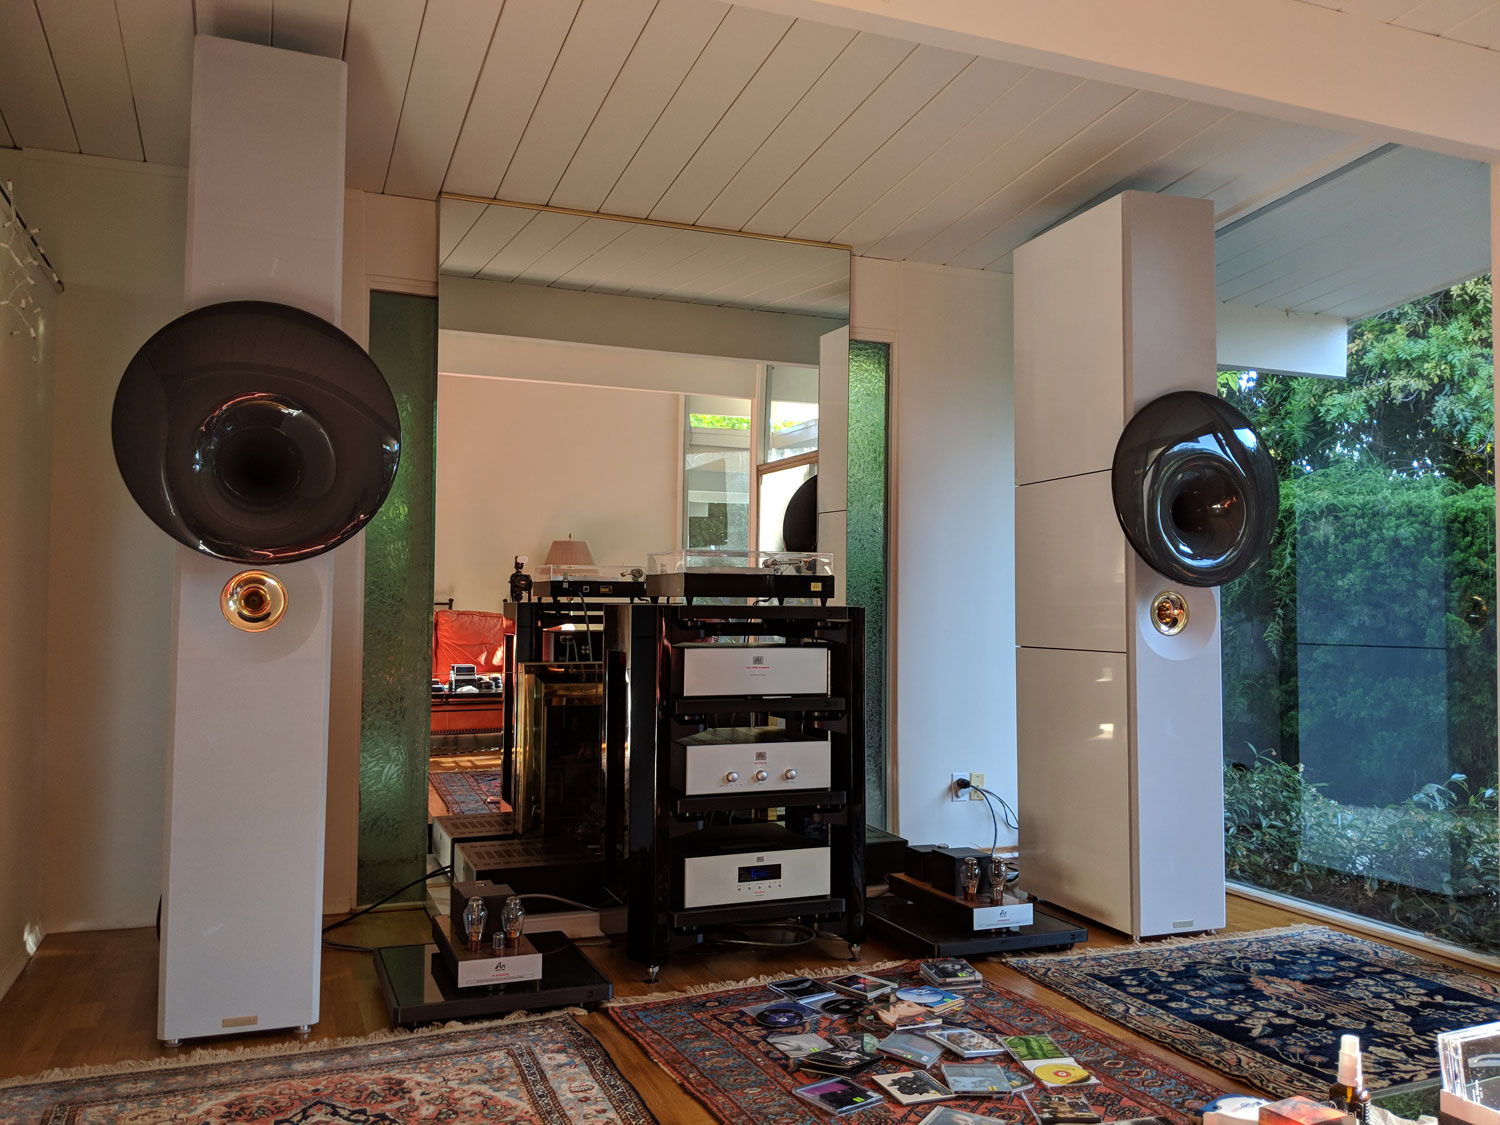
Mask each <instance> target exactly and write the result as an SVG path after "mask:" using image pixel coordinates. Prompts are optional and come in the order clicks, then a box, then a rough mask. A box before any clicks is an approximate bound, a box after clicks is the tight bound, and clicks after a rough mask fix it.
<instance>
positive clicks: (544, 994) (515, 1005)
mask: <svg viewBox="0 0 1500 1125" xmlns="http://www.w3.org/2000/svg"><path fill="white" fill-rule="evenodd" d="M526 937H527V938H528V939H529V940H530V942H531V944H532V945H533V946H535V947H536V949H537V951H538V952H539V953H541V955H542V978H541V979H540V980H528V981H516V982H514V983H512V984H497V985H489V986H483V985H481V986H479V987H477V988H459V987H458V984H457V982H455V981H454V979H453V973H452V972H451V971H450V970H449V968H448V965H447V962H445V961H444V960H443V957H442V955H441V954H440V953H439V952H438V947H437V946H435V945H431V944H428V945H386V946H381V947H380V948H379V949H377V950H376V951H375V973H376V975H377V976H378V977H379V978H380V989H381V991H382V992H383V993H384V994H385V1003H386V1007H387V1008H388V1009H389V1010H390V1013H391V1022H392V1023H395V1024H399V1025H401V1026H403V1027H411V1026H413V1025H415V1024H419V1023H431V1022H433V1021H435V1020H470V1019H483V1018H487V1017H491V1016H503V1015H505V1014H506V1013H507V1012H517V1011H532V1010H536V1009H540V1008H564V1007H569V1006H578V1007H583V1008H588V1007H594V1006H597V1005H599V1004H601V1003H603V1002H604V1001H605V1000H608V999H609V998H610V997H611V996H613V995H614V991H615V990H614V986H613V985H612V984H610V983H609V981H608V980H606V979H605V978H604V976H603V974H601V973H600V972H599V970H598V969H596V968H594V965H593V962H591V961H590V960H589V959H588V958H587V957H585V956H584V955H583V952H582V951H581V950H580V949H579V948H578V946H576V945H574V944H573V942H572V941H571V940H569V939H568V937H567V936H566V935H564V934H561V933H558V932H557V931H555V930H554V931H545V932H543V933H538V934H527V935H526Z"/></svg>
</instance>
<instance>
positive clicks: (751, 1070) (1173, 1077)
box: [606, 961, 1224, 1125]
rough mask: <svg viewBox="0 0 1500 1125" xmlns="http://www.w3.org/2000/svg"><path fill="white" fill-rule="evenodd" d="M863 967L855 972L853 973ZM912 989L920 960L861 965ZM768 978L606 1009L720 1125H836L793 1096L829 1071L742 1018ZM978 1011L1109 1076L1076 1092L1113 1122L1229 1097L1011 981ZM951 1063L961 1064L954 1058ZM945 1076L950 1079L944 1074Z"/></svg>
mask: <svg viewBox="0 0 1500 1125" xmlns="http://www.w3.org/2000/svg"><path fill="white" fill-rule="evenodd" d="M851 967H852V966H851ZM847 971H848V969H844V970H833V971H831V972H830V971H821V970H820V971H810V970H805V969H804V970H797V971H796V972H795V973H788V974H785V975H787V976H812V977H819V976H823V977H826V976H838V975H841V974H842V973H843V972H847ZM859 971H860V972H868V973H873V974H874V975H876V976H879V977H882V978H884V979H886V980H892V981H895V982H897V983H898V984H900V985H902V986H905V985H909V984H921V983H924V982H923V981H922V980H921V978H920V977H919V976H918V974H917V972H916V962H914V961H911V962H898V963H896V964H895V965H887V966H870V965H864V966H859ZM775 979H779V978H778V977H765V978H762V980H760V981H742V982H739V983H737V984H733V985H727V986H715V990H714V991H698V992H693V993H678V994H673V995H668V996H661V997H621V998H618V999H615V1000H613V1001H610V1002H609V1003H608V1004H607V1005H606V1011H608V1012H609V1014H610V1016H611V1017H613V1018H614V1020H615V1021H616V1022H617V1023H619V1025H620V1026H621V1027H622V1028H623V1029H624V1030H625V1033H626V1034H627V1035H629V1036H630V1037H631V1039H633V1040H634V1041H635V1042H636V1043H637V1044H639V1045H640V1047H641V1049H642V1050H643V1051H645V1053H646V1054H647V1055H648V1056H649V1057H650V1059H651V1061H652V1062H654V1063H656V1064H657V1065H658V1066H660V1067H662V1068H663V1069H664V1070H666V1071H667V1072H668V1073H670V1074H671V1075H672V1077H673V1078H675V1079H676V1080H677V1082H678V1084H679V1085H681V1086H682V1087H683V1088H684V1089H685V1090H687V1091H688V1092H689V1093H690V1094H692V1095H693V1096H694V1097H696V1098H697V1099H698V1100H699V1101H701V1102H702V1103H703V1104H704V1105H705V1106H706V1107H707V1108H708V1110H709V1111H710V1112H711V1113H713V1114H714V1116H716V1117H718V1118H719V1120H721V1121H724V1122H728V1123H729V1125H810V1123H812V1122H815V1121H823V1120H826V1119H827V1118H826V1115H824V1114H820V1113H818V1112H817V1111H816V1110H814V1109H813V1108H812V1107H811V1106H809V1105H808V1104H807V1103H806V1102H804V1101H802V1100H801V1099H799V1098H797V1097H796V1096H795V1095H793V1094H792V1090H793V1089H794V1088H796V1087H798V1086H805V1085H807V1084H808V1083H810V1082H815V1081H817V1080H818V1079H819V1078H821V1077H822V1076H821V1075H817V1074H810V1073H808V1072H806V1071H800V1070H798V1069H796V1064H795V1063H794V1062H793V1061H792V1060H791V1059H789V1058H788V1057H787V1056H786V1055H785V1054H783V1053H782V1052H780V1051H778V1050H777V1049H776V1048H775V1047H773V1046H771V1045H770V1044H768V1043H767V1042H766V1036H768V1035H774V1034H776V1033H775V1032H774V1031H771V1030H769V1029H767V1028H764V1027H761V1026H760V1025H759V1024H757V1023H756V1022H755V1021H754V1020H753V1019H751V1018H750V1017H749V1016H747V1015H746V1014H745V1013H744V1012H742V1011H740V1009H741V1008H742V1007H744V1006H745V1005H747V1004H758V1003H765V1002H767V1001H771V1000H775V999H778V997H777V996H776V994H775V993H773V992H771V991H770V989H768V988H766V987H765V984H764V981H768V980H775ZM965 996H966V997H967V999H968V1003H967V1004H966V1005H965V1007H964V1009H963V1010H962V1011H961V1012H958V1013H956V1014H955V1015H954V1016H952V1017H950V1022H952V1023H956V1024H960V1025H962V1026H965V1027H972V1028H975V1029H977V1030H983V1031H986V1032H989V1033H991V1034H1000V1035H1050V1036H1051V1037H1052V1038H1053V1039H1054V1040H1055V1041H1056V1042H1057V1043H1058V1045H1059V1046H1061V1047H1062V1048H1063V1049H1064V1050H1066V1051H1067V1052H1068V1053H1069V1054H1070V1055H1071V1056H1072V1057H1073V1058H1075V1059H1077V1060H1078V1061H1079V1062H1081V1063H1083V1064H1084V1065H1085V1066H1087V1067H1088V1068H1089V1069H1090V1070H1092V1071H1093V1072H1094V1074H1095V1075H1096V1076H1097V1077H1098V1079H1099V1081H1098V1083H1097V1084H1095V1085H1091V1086H1079V1087H1073V1088H1071V1089H1069V1090H1068V1093H1069V1094H1072V1095H1075V1096H1078V1097H1083V1098H1086V1099H1087V1100H1088V1101H1089V1102H1090V1104H1091V1105H1092V1106H1093V1108H1094V1111H1095V1112H1096V1113H1098V1114H1099V1115H1100V1116H1101V1117H1102V1118H1103V1119H1104V1120H1105V1121H1115V1120H1119V1119H1122V1118H1132V1117H1150V1116H1155V1115H1161V1116H1164V1117H1166V1118H1168V1119H1169V1120H1172V1121H1183V1122H1186V1121H1189V1120H1191V1119H1192V1117H1193V1112H1194V1111H1195V1110H1196V1109H1197V1108H1198V1107H1199V1106H1202V1105H1203V1104H1204V1103H1205V1102H1208V1101H1211V1100H1213V1099H1214V1098H1216V1097H1218V1096H1219V1095H1220V1094H1222V1093H1224V1091H1223V1090H1219V1089H1215V1088H1213V1087H1211V1086H1208V1085H1206V1084H1205V1083H1203V1082H1200V1081H1199V1080H1197V1079H1196V1078H1193V1077H1192V1076H1190V1075H1188V1074H1185V1073H1183V1072H1182V1071H1180V1070H1177V1069H1176V1068H1175V1067H1172V1066H1168V1065H1166V1064H1165V1063H1162V1062H1160V1061H1158V1060H1157V1059H1155V1058H1153V1057H1151V1056H1148V1055H1146V1054H1144V1053H1143V1052H1141V1051H1139V1050H1137V1049H1135V1048H1134V1047H1132V1046H1131V1045H1130V1044H1128V1043H1126V1042H1124V1041H1122V1040H1120V1039H1116V1038H1114V1037H1113V1036H1110V1035H1107V1034H1105V1033H1104V1032H1101V1031H1099V1030H1097V1029H1095V1028H1092V1027H1089V1026H1088V1025H1086V1024H1083V1023H1080V1022H1078V1021H1077V1020H1074V1019H1071V1018H1069V1017H1068V1016H1065V1015H1063V1014H1062V1013H1061V1012H1058V1011H1055V1010H1053V1009H1051V1008H1047V1007H1045V1006H1043V1005H1041V1004H1038V1003H1036V1002H1035V1001H1032V1000H1028V999H1026V998H1025V997H1023V996H1020V995H1018V994H1016V993H1014V992H1011V991H1009V990H1008V989H1005V988H1002V987H1000V986H999V985H996V984H991V983H989V982H986V983H985V984H984V986H982V987H981V988H978V989H975V990H973V991H971V992H968V993H966V994H965ZM808 1030H810V1031H814V1032H816V1033H817V1034H819V1035H822V1036H824V1037H825V1038H826V1037H827V1036H828V1035H830V1034H844V1033H847V1032H849V1031H850V1030H851V1028H850V1026H849V1020H847V1019H824V1020H821V1021H817V1022H815V1023H814V1024H813V1025H811V1026H810V1027H809V1028H808ZM944 1061H946V1062H957V1061H958V1060H957V1059H955V1058H954V1057H952V1056H951V1055H949V1056H945V1058H944ZM978 1061H985V1062H997V1063H1002V1064H1004V1065H1006V1066H1007V1068H1008V1069H1010V1070H1012V1071H1014V1072H1015V1074H1016V1076H1017V1077H1018V1078H1020V1077H1021V1076H1022V1073H1023V1072H1022V1071H1021V1069H1020V1067H1019V1065H1018V1064H1015V1063H1010V1062H1008V1061H1007V1058H1006V1057H1005V1056H1002V1057H1000V1058H993V1059H984V1060H978ZM906 1069H910V1064H908V1063H901V1062H898V1061H897V1060H895V1059H883V1060H882V1061H880V1062H879V1063H876V1064H875V1066H874V1067H873V1068H872V1069H870V1070H867V1071H865V1072H864V1073H863V1074H861V1075H858V1076H856V1077H855V1079H854V1081H856V1082H859V1083H860V1084H861V1085H865V1086H870V1087H872V1088H874V1087H875V1083H874V1082H873V1081H871V1078H872V1077H873V1076H874V1075H877V1074H888V1073H890V1072H891V1071H895V1070H906ZM934 1074H935V1075H939V1076H940V1074H941V1072H939V1071H936V1070H934ZM934 1104H936V1105H942V1106H948V1107H949V1108H951V1109H954V1110H958V1111H967V1112H971V1113H983V1114H989V1115H991V1116H993V1117H998V1118H1000V1119H1002V1120H1005V1121H1010V1122H1014V1123H1017V1125H1020V1123H1022V1122H1024V1123H1026V1125H1031V1123H1032V1122H1034V1120H1035V1118H1034V1117H1033V1116H1032V1114H1031V1112H1030V1110H1029V1109H1028V1108H1027V1105H1026V1102H1025V1100H1024V1099H1023V1098H1022V1097H1020V1096H1011V1097H1008V1098H994V1099H991V1098H953V1099H949V1100H945V1101H942V1102H937V1103H934ZM932 1109H933V1105H915V1106H905V1107H903V1106H900V1105H897V1104H896V1103H895V1101H894V1100H888V1101H886V1102H884V1103H882V1104H880V1105H876V1106H873V1107H871V1108H870V1109H862V1110H860V1111H859V1112H858V1113H857V1114H855V1115H853V1117H851V1120H853V1121H857V1122H858V1123H859V1125H895V1123H899V1125H910V1123H914V1122H917V1121H920V1120H921V1119H922V1118H923V1117H925V1116H926V1115H927V1114H929V1113H931V1112H932Z"/></svg>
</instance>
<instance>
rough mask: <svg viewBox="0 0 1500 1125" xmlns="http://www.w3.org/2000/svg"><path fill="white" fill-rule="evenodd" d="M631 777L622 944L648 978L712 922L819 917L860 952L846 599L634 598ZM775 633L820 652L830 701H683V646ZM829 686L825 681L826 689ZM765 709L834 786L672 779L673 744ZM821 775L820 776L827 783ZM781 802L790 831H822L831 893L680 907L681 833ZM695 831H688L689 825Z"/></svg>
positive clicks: (858, 746) (854, 663) (859, 767)
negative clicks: (707, 790)
mask: <svg viewBox="0 0 1500 1125" xmlns="http://www.w3.org/2000/svg"><path fill="white" fill-rule="evenodd" d="M629 613H630V621H631V625H630V637H629V656H628V662H629V670H630V672H629V674H630V682H631V685H632V690H631V700H630V747H631V754H630V778H629V785H628V792H629V818H628V820H629V838H628V848H627V851H628V856H629V866H630V871H631V877H630V894H629V903H630V918H629V928H628V940H627V951H628V952H629V954H630V956H631V957H633V958H635V959H636V960H637V961H641V962H644V963H645V964H646V965H648V966H649V971H650V975H651V978H652V979H655V977H656V974H657V973H658V972H659V971H660V969H661V966H662V965H663V964H665V963H666V961H667V959H668V958H669V957H670V956H671V954H672V953H674V952H676V951H678V950H680V949H683V948H686V947H688V946H691V945H693V944H696V943H697V942H699V941H701V940H702V932H701V931H702V930H703V928H704V927H708V926H718V925H724V924H732V923H735V922H746V923H752V922H767V921H773V920H776V919H796V918H813V917H816V918H819V919H820V920H822V921H824V922H825V925H824V927H823V928H826V929H830V930H833V931H836V932H838V933H839V934H840V935H841V936H843V937H844V939H845V940H846V941H848V943H849V945H850V949H851V951H852V952H853V953H854V954H856V955H857V954H858V951H859V946H860V944H861V943H862V942H863V941H864V934H865V890H864V887H865V854H864V852H865V794H864V776H865V771H864V729H863V721H864V698H863V688H864V613H863V611H862V610H860V609H858V608H849V607H844V606H826V607H814V606H785V607H783V606H712V607H708V606H683V605H668V604H660V605H634V606H631V607H630V609H629ZM746 636H760V637H781V638H785V639H786V641H787V642H788V643H791V644H798V643H803V644H805V643H815V644H818V645H822V646H826V647H827V649H828V655H829V661H828V669H829V684H830V686H831V689H832V690H830V691H828V692H827V693H826V694H823V695H791V696H714V697H694V698H685V697H683V696H682V695H681V694H680V693H679V692H678V691H677V690H676V688H677V686H678V685H680V684H681V683H682V669H681V667H679V666H678V665H679V662H680V661H681V660H682V659H683V657H682V655H681V654H682V651H683V649H682V647H681V646H684V645H690V644H701V643H703V642H705V641H713V640H715V639H716V638H720V637H723V638H743V637H746ZM820 686H821V685H820ZM731 715H771V716H776V717H778V718H780V719H782V720H783V721H784V723H785V725H786V727H787V728H788V731H789V732H790V737H794V738H795V737H797V736H803V737H812V736H814V735H816V737H817V739H818V740H819V741H826V742H827V746H828V751H827V752H828V755H829V780H828V787H827V788H826V789H807V790H765V791H761V792H748V793H711V794H703V795H694V796H689V795H687V794H684V793H682V792H680V791H678V790H677V789H676V788H675V787H674V786H673V782H672V766H673V761H672V755H673V753H674V747H675V745H676V743H677V742H678V741H679V740H681V739H683V738H686V737H688V736H690V735H694V734H697V733H699V732H700V731H701V730H702V729H703V728H704V727H705V726H711V725H713V720H714V719H716V718H718V717H720V716H731ZM820 780H821V779H820ZM769 808H782V809H785V810H786V819H785V825H786V827H787V828H788V829H790V830H791V831H793V832H801V831H802V830H804V829H807V830H808V831H807V832H805V833H804V834H806V835H812V836H814V837H815V838H826V841H827V848H828V851H829V856H828V861H829V875H830V878H829V887H828V893H827V894H826V895H818V896H814V897H810V898H798V899H780V900H770V901H767V900H758V901H756V902H753V903H726V904H724V905H715V906H704V907H695V908H693V909H687V910H681V909H673V908H672V907H671V906H670V904H671V903H674V902H681V901H682V896H681V893H680V892H681V875H682V866H683V861H682V857H681V855H680V854H679V852H678V848H679V847H680V846H681V840H682V839H683V838H684V836H685V835H689V834H690V833H691V828H690V825H691V823H692V821H693V820H697V821H698V822H699V823H700V824H701V823H703V822H706V821H707V819H708V817H710V816H711V815H712V814H714V813H722V812H732V811H735V810H750V809H769ZM685 829H687V830H688V831H687V832H685V831H684V830H685Z"/></svg>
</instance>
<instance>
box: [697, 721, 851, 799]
mask: <svg viewBox="0 0 1500 1125" xmlns="http://www.w3.org/2000/svg"><path fill="white" fill-rule="evenodd" d="M767 733H768V732H767V731H765V730H764V729H761V728H746V727H734V728H724V729H721V730H708V731H704V732H703V733H702V734H698V735H692V736H691V737H689V738H685V739H682V740H680V741H679V742H678V743H677V744H676V745H675V746H674V747H673V748H672V754H673V758H672V783H673V784H674V785H675V786H676V787H677V788H678V789H679V790H680V791H681V792H682V793H683V794H685V795H687V796H698V795H701V794H705V793H748V792H754V791H756V790H764V789H773V790H774V789H827V788H828V787H829V786H830V785H831V784H832V779H831V776H830V772H829V753H828V743H827V742H826V741H815V740H812V739H796V740H792V739H785V740H783V739H777V738H774V737H766V735H767ZM770 733H774V732H770Z"/></svg>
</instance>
